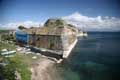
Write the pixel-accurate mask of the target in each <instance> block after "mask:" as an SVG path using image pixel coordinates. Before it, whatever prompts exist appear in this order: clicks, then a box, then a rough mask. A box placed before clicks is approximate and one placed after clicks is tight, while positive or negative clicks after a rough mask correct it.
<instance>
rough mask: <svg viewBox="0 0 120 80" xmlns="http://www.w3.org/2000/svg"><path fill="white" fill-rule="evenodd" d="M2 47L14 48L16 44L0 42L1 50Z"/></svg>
mask: <svg viewBox="0 0 120 80" xmlns="http://www.w3.org/2000/svg"><path fill="white" fill-rule="evenodd" d="M2 49H9V50H16V46H15V45H12V44H8V43H1V42H0V50H2Z"/></svg>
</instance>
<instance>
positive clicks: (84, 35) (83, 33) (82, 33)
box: [78, 31, 88, 37]
mask: <svg viewBox="0 0 120 80" xmlns="http://www.w3.org/2000/svg"><path fill="white" fill-rule="evenodd" d="M81 36H82V37H87V36H88V34H87V32H82V31H81V32H79V34H78V37H81Z"/></svg>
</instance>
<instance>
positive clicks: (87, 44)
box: [56, 32, 120, 80]
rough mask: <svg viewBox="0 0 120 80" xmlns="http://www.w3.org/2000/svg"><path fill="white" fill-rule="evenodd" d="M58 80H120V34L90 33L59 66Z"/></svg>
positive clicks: (81, 38) (80, 40)
mask: <svg viewBox="0 0 120 80" xmlns="http://www.w3.org/2000/svg"><path fill="white" fill-rule="evenodd" d="M56 68H57V72H58V73H59V76H60V79H58V80H120V32H89V33H88V37H80V38H79V41H78V42H77V44H76V46H75V48H74V49H73V51H72V52H71V54H70V56H69V58H68V59H66V60H64V62H63V63H61V64H59V65H57V67H56Z"/></svg>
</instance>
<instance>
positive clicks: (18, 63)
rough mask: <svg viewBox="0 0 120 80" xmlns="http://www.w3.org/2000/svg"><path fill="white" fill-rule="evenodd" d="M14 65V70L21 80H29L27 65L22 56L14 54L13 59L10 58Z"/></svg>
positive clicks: (29, 73)
mask: <svg viewBox="0 0 120 80" xmlns="http://www.w3.org/2000/svg"><path fill="white" fill-rule="evenodd" d="M10 61H12V62H13V63H14V64H13V65H15V68H16V70H17V71H18V72H19V73H20V75H21V78H22V80H30V79H31V72H30V70H29V68H28V67H29V66H28V64H26V62H25V61H24V58H23V56H20V55H18V54H16V55H15V56H14V57H11V58H10Z"/></svg>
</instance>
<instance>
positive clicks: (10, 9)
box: [0, 0, 120, 25]
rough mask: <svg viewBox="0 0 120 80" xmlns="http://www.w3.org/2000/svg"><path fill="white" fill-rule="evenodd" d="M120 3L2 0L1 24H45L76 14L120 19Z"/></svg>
mask: <svg viewBox="0 0 120 80" xmlns="http://www.w3.org/2000/svg"><path fill="white" fill-rule="evenodd" d="M119 3H120V1H119V0H0V24H1V25H2V24H8V23H18V22H25V21H29V22H30V21H33V22H45V21H46V20H47V19H48V18H50V17H65V16H68V15H70V14H74V13H76V12H77V13H79V14H80V15H83V16H87V17H98V16H102V17H115V18H120V8H119V7H120V6H119V5H120V4H119ZM29 22H28V23H29Z"/></svg>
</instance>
